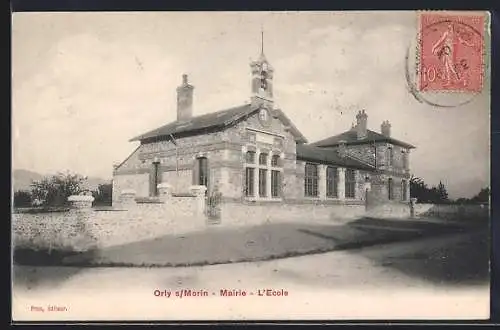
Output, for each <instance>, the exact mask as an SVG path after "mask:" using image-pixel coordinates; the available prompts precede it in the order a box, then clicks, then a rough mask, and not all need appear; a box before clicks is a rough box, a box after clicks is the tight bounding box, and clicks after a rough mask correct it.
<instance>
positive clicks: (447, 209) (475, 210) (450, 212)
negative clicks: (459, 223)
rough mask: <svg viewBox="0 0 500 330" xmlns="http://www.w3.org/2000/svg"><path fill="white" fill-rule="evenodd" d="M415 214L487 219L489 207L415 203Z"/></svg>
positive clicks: (447, 217) (449, 217) (448, 217)
mask: <svg viewBox="0 0 500 330" xmlns="http://www.w3.org/2000/svg"><path fill="white" fill-rule="evenodd" d="M415 216H427V217H435V218H442V219H457V220H459V219H469V220H475V219H487V218H488V217H489V216H490V209H489V207H488V206H487V205H458V204H450V205H435V204H415Z"/></svg>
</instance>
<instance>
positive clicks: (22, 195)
mask: <svg viewBox="0 0 500 330" xmlns="http://www.w3.org/2000/svg"><path fill="white" fill-rule="evenodd" d="M30 206H31V193H30V192H29V191H27V190H18V191H16V192H14V207H30Z"/></svg>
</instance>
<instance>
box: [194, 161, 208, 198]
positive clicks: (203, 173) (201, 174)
mask: <svg viewBox="0 0 500 330" xmlns="http://www.w3.org/2000/svg"><path fill="white" fill-rule="evenodd" d="M196 161H197V167H198V178H197V184H198V185H199V186H205V187H207V188H208V160H207V158H206V157H200V158H197V159H196ZM207 190H208V189H207Z"/></svg>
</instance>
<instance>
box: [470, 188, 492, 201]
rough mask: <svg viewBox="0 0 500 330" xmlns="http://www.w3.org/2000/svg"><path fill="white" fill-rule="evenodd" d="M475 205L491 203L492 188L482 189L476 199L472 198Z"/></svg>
mask: <svg viewBox="0 0 500 330" xmlns="http://www.w3.org/2000/svg"><path fill="white" fill-rule="evenodd" d="M471 201H472V202H474V203H489V202H490V188H489V187H486V188H483V189H481V191H480V192H479V193H478V194H477V195H476V196H474V197H472V198H471Z"/></svg>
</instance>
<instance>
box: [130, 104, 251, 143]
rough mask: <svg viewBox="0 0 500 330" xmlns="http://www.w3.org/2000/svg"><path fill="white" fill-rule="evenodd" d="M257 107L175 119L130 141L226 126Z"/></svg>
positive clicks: (249, 105)
mask: <svg viewBox="0 0 500 330" xmlns="http://www.w3.org/2000/svg"><path fill="white" fill-rule="evenodd" d="M257 109H258V108H257V107H254V106H252V105H251V104H245V105H242V106H238V107H234V108H230V109H226V110H222V111H218V112H213V113H207V114H204V115H201V116H196V117H192V118H190V119H189V120H187V121H174V122H171V123H169V124H167V125H164V126H161V127H159V128H156V129H154V130H152V131H149V132H147V133H144V134H141V135H139V136H136V137H135V138H133V139H131V140H130V141H141V140H145V139H150V138H155V137H160V136H168V135H170V134H179V133H186V132H194V131H200V130H203V129H207V128H212V127H217V126H226V125H229V124H231V123H232V122H234V121H236V120H238V119H240V118H241V117H243V116H245V115H248V114H250V113H252V112H253V111H255V110H257Z"/></svg>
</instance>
